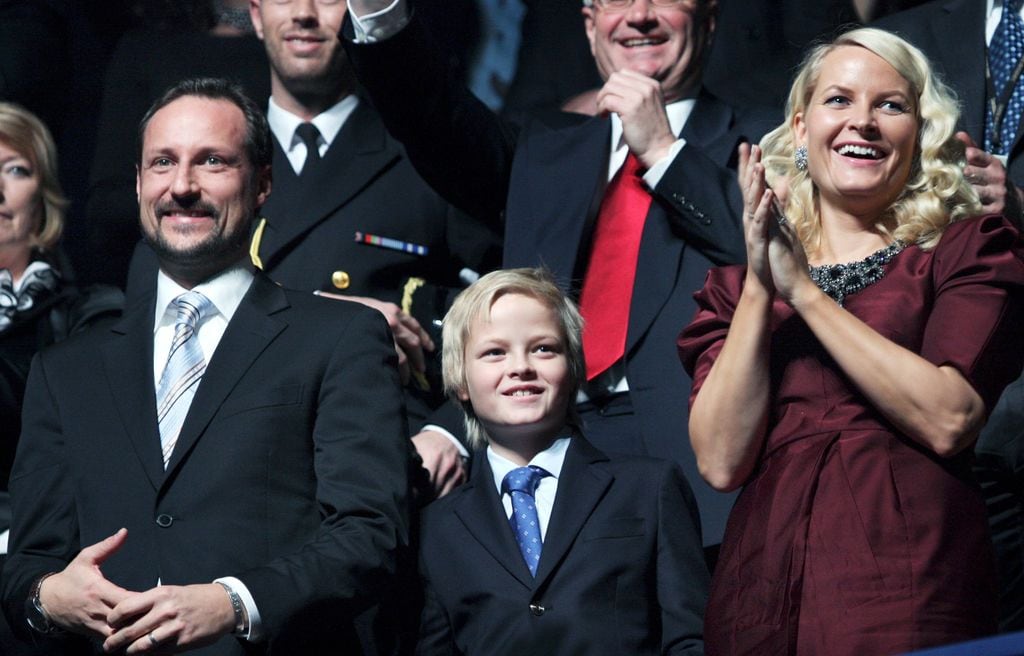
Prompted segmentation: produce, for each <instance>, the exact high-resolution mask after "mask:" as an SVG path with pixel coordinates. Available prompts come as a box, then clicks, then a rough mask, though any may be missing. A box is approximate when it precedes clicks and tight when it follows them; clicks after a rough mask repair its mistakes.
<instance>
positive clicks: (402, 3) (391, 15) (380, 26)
mask: <svg viewBox="0 0 1024 656" xmlns="http://www.w3.org/2000/svg"><path fill="white" fill-rule="evenodd" d="M348 12H349V13H350V14H351V15H352V28H353V31H354V32H355V42H356V43H376V42H378V41H384V40H385V39H390V38H391V37H393V36H394V35H396V34H398V33H399V32H401V31H402V28H403V27H405V25H406V23H408V22H409V5H408V3H407V2H406V0H394V2H392V3H391V4H390V5H388V6H387V7H385V8H384V9H381V10H379V11H375V12H373V13H370V14H366V15H365V16H357V15H356V12H355V11H353V10H352V7H351V6H349V8H348Z"/></svg>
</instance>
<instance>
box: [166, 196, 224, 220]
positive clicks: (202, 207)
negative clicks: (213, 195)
mask: <svg viewBox="0 0 1024 656" xmlns="http://www.w3.org/2000/svg"><path fill="white" fill-rule="evenodd" d="M168 214H197V215H198V214H206V215H209V216H210V217H211V218H212V219H213V220H215V221H216V220H217V219H219V218H220V212H219V211H218V210H217V208H216V207H214V206H213V205H211V204H210V203H207V202H204V201H201V200H198V201H196V202H194V203H189V204H188V205H187V206H186V205H181V204H180V203H174V202H169V201H165V202H162V203H158V204H157V206H156V215H157V217H158V218H161V219H162V218H163V217H165V216H167V215H168Z"/></svg>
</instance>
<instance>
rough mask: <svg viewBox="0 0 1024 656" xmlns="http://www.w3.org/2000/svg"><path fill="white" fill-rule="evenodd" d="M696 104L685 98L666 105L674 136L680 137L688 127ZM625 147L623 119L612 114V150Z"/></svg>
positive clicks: (693, 99) (693, 100) (695, 101)
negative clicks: (687, 124) (684, 128)
mask: <svg viewBox="0 0 1024 656" xmlns="http://www.w3.org/2000/svg"><path fill="white" fill-rule="evenodd" d="M696 104H697V99H696V98H685V99H683V100H677V101H675V102H674V103H669V104H667V105H665V113H666V114H668V124H669V127H671V128H672V134H673V135H675V136H676V137H678V136H679V133H680V132H682V131H683V126H684V125H686V121H687V119H689V118H690V114H691V113H692V112H693V106H694V105H696ZM625 145H626V144H625V143H624V142H623V141H622V119H621V118H619V115H618V114H612V150H613V151H616V150H618V149H619V148H622V147H623V146H625Z"/></svg>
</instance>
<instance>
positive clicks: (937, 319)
mask: <svg viewBox="0 0 1024 656" xmlns="http://www.w3.org/2000/svg"><path fill="white" fill-rule="evenodd" d="M932 276H933V282H934V289H935V298H934V304H933V306H932V311H931V315H930V316H929V318H928V324H927V326H926V327H925V333H924V339H923V342H922V346H921V356H922V357H924V358H925V359H927V360H928V361H929V362H932V363H934V364H936V365H938V366H943V365H946V366H952V367H955V368H956V369H957V370H958V371H960V373H962V374H963V376H964V378H966V379H967V381H968V382H970V384H971V385H972V386H973V387H974V389H975V390H976V391H977V392H978V394H979V395H980V396H981V398H982V400H984V402H985V408H986V409H987V410H988V411H991V409H992V407H993V406H994V405H995V403H996V400H997V399H998V398H999V395H1000V394H1001V393H1002V391H1003V388H1005V387H1006V385H1008V384H1009V383H1010V382H1011V381H1013V380H1014V379H1015V378H1017V376H1018V375H1020V372H1021V363H1022V362H1024V340H1021V338H1020V335H1021V331H1022V330H1024V261H1022V250H1021V242H1020V235H1019V234H1018V233H1017V231H1016V230H1015V229H1014V228H1013V227H1011V226H1010V224H1009V223H1008V222H1007V221H1006V220H1005V219H1003V218H1002V217H1000V216H994V215H993V216H984V217H980V218H975V219H969V220H965V221H962V222H958V223H955V224H953V225H952V226H950V227H949V228H947V229H946V233H945V234H944V235H943V237H942V240H941V241H940V242H939V244H938V246H936V247H935V262H934V265H933V267H932Z"/></svg>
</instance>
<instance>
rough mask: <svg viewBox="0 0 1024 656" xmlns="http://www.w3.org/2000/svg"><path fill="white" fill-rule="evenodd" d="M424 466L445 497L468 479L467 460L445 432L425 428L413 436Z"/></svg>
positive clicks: (431, 480) (437, 492) (435, 488)
mask: <svg viewBox="0 0 1024 656" xmlns="http://www.w3.org/2000/svg"><path fill="white" fill-rule="evenodd" d="M412 443H413V446H415V447H416V453H418V454H419V456H420V458H421V459H422V460H423V468H424V469H426V470H427V472H428V473H429V474H430V485H431V487H432V488H433V490H434V492H435V493H436V494H437V496H438V497H439V498H440V497H443V496H444V495H446V494H448V493H449V492H451V491H452V490H454V489H455V488H456V487H457V486H459V485H461V484H462V483H464V482H465V481H466V476H467V474H468V472H467V469H466V462H465V460H464V458H463V457H462V453H461V452H460V451H459V449H458V447H457V446H455V442H454V441H452V440H451V439H450V438H449V437H447V436H446V435H444V434H443V433H439V432H437V431H432V430H425V431H422V432H420V433H417V434H416V435H413V436H412Z"/></svg>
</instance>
